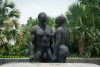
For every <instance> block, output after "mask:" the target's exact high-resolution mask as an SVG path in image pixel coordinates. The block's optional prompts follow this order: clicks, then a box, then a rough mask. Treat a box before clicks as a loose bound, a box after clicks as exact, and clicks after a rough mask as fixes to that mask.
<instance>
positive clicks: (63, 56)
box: [58, 45, 68, 63]
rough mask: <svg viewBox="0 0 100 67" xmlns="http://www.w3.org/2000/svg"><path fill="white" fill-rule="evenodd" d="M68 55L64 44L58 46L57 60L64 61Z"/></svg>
mask: <svg viewBox="0 0 100 67" xmlns="http://www.w3.org/2000/svg"><path fill="white" fill-rule="evenodd" d="M67 56H68V48H67V47H66V46H65V45H61V46H60V50H59V55H58V62H64V63H65V62H66V58H67Z"/></svg>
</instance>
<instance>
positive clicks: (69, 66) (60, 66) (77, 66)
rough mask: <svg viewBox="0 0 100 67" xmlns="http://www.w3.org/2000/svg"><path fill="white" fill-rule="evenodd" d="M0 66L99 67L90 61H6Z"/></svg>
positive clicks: (99, 66)
mask: <svg viewBox="0 0 100 67" xmlns="http://www.w3.org/2000/svg"><path fill="white" fill-rule="evenodd" d="M0 67H100V65H96V64H90V63H7V64H3V65H0Z"/></svg>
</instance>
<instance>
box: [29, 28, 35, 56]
mask: <svg viewBox="0 0 100 67" xmlns="http://www.w3.org/2000/svg"><path fill="white" fill-rule="evenodd" d="M34 40H35V28H34V27H33V28H32V29H31V32H30V56H34V54H35V51H34V47H35V42H34Z"/></svg>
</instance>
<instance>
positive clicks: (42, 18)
mask: <svg viewBox="0 0 100 67" xmlns="http://www.w3.org/2000/svg"><path fill="white" fill-rule="evenodd" d="M46 19H47V15H46V14H45V13H44V12H41V13H39V15H38V20H39V22H40V23H45V22H46Z"/></svg>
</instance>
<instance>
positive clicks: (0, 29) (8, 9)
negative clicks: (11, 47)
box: [0, 0, 20, 46]
mask: <svg viewBox="0 0 100 67" xmlns="http://www.w3.org/2000/svg"><path fill="white" fill-rule="evenodd" d="M19 16H20V12H19V10H18V9H16V7H15V4H14V3H13V2H11V1H9V0H0V45H5V46H7V44H11V43H10V41H11V40H12V39H13V40H14V41H16V42H18V38H19V37H20V26H19V23H18V18H19Z"/></svg>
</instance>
